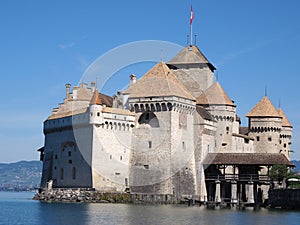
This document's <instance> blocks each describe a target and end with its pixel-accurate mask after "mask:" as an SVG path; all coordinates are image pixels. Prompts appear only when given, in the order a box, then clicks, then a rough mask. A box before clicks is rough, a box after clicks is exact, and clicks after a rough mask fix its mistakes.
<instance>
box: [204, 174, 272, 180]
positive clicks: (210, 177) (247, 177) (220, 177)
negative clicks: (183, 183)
mask: <svg viewBox="0 0 300 225" xmlns="http://www.w3.org/2000/svg"><path fill="white" fill-rule="evenodd" d="M205 180H206V181H217V180H219V181H247V182H249V181H253V182H255V181H261V182H269V181H270V178H269V176H268V175H258V174H239V175H238V174H225V175H224V174H219V175H216V174H205Z"/></svg>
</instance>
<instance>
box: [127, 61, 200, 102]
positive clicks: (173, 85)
mask: <svg viewBox="0 0 300 225" xmlns="http://www.w3.org/2000/svg"><path fill="white" fill-rule="evenodd" d="M125 94H129V97H130V98H138V97H160V96H177V97H181V98H185V99H190V100H193V101H195V98H194V97H193V96H192V95H191V94H190V92H189V91H188V90H187V89H186V88H185V87H184V85H183V84H182V83H181V82H180V81H179V80H178V79H177V78H176V77H175V75H174V74H173V72H172V71H171V70H170V69H169V67H168V66H167V65H166V64H165V63H163V62H159V63H157V64H156V65H155V66H154V67H153V68H152V69H151V70H149V71H148V72H147V73H146V74H145V75H144V76H143V77H142V78H141V79H139V80H138V81H137V82H136V83H135V84H132V85H131V86H129V88H128V89H127V90H126V91H125Z"/></svg>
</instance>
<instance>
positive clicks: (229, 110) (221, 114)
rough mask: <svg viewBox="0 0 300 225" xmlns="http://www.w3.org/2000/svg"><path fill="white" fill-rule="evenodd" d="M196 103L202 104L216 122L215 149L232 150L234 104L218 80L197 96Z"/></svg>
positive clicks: (234, 117)
mask: <svg viewBox="0 0 300 225" xmlns="http://www.w3.org/2000/svg"><path fill="white" fill-rule="evenodd" d="M197 105H201V106H203V107H204V108H205V109H206V110H207V111H208V112H209V113H210V114H211V115H212V117H213V119H214V120H215V121H216V122H217V131H216V134H215V146H214V147H215V150H216V151H217V152H228V151H231V150H232V146H231V143H232V140H231V139H232V133H234V132H235V130H234V122H235V119H236V106H235V104H234V103H233V101H232V100H231V99H230V98H229V97H228V95H227V94H226V92H225V91H224V89H223V88H222V87H221V85H220V83H219V82H216V83H214V84H213V85H211V86H210V87H209V88H208V89H207V90H206V91H205V92H203V93H202V94H201V95H200V96H199V97H198V98H197Z"/></svg>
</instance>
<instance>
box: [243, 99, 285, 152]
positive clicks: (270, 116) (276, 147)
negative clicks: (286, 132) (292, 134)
mask: <svg viewBox="0 0 300 225" xmlns="http://www.w3.org/2000/svg"><path fill="white" fill-rule="evenodd" d="M246 116H247V117H248V118H249V136H251V137H252V138H254V151H255V152H256V153H279V151H280V143H279V138H280V133H281V130H282V116H281V115H280V114H279V113H278V111H277V110H276V108H275V107H274V105H273V104H272V102H271V101H270V99H269V98H268V97H267V96H265V97H263V98H262V100H261V101H260V102H259V103H257V104H256V106H254V108H253V109H252V110H251V111H250V112H249V113H248V114H247V115H246Z"/></svg>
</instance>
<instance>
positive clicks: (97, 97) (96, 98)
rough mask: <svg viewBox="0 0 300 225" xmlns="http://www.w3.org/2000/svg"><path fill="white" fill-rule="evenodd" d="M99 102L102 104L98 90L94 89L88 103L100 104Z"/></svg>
mask: <svg viewBox="0 0 300 225" xmlns="http://www.w3.org/2000/svg"><path fill="white" fill-rule="evenodd" d="M101 104H102V101H101V98H100V95H99V92H98V90H95V91H94V94H93V97H92V99H91V101H90V105H101Z"/></svg>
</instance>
